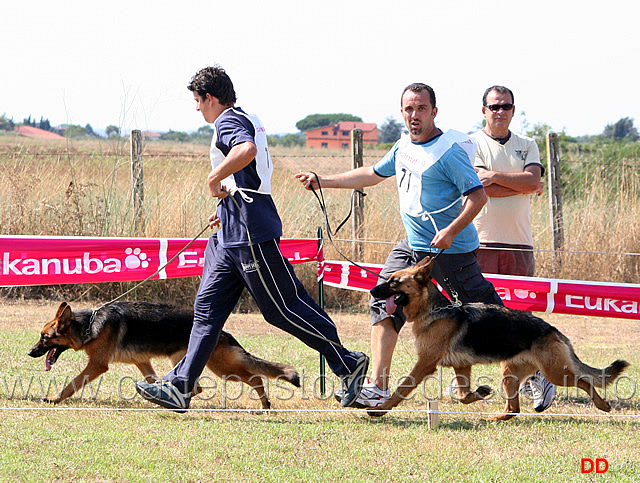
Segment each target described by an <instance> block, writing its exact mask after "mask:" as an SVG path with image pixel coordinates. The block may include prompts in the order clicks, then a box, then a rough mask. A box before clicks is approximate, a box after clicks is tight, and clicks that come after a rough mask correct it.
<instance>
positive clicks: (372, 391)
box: [334, 377, 391, 409]
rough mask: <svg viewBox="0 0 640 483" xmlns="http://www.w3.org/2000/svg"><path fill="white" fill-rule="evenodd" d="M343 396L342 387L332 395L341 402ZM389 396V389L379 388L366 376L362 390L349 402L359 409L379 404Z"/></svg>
mask: <svg viewBox="0 0 640 483" xmlns="http://www.w3.org/2000/svg"><path fill="white" fill-rule="evenodd" d="M343 396H344V391H343V390H342V389H338V390H337V391H336V392H335V394H334V397H335V398H336V401H338V402H341V401H342V397H343ZM390 397H391V390H389V389H388V388H387V389H380V388H379V387H378V386H376V384H375V383H374V382H373V381H372V380H371V379H369V378H368V377H367V379H366V381H365V383H364V384H363V385H362V391H360V394H359V395H358V397H357V398H356V400H355V401H354V402H353V404H351V406H352V407H354V408H359V409H368V408H374V407H376V406H379V405H380V404H382V403H383V402H385V401H386V400H387V399H389V398H390Z"/></svg>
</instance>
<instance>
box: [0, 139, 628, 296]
mask: <svg viewBox="0 0 640 483" xmlns="http://www.w3.org/2000/svg"><path fill="white" fill-rule="evenodd" d="M271 154H272V157H273V160H274V166H275V171H274V176H273V183H272V184H273V192H274V199H275V201H276V204H277V206H278V209H279V212H280V215H281V218H282V220H283V225H284V236H285V237H289V238H301V237H303V238H314V237H316V235H317V229H318V227H319V226H323V224H324V222H323V219H322V215H321V213H320V210H319V207H318V206H317V202H316V200H315V198H314V197H313V196H312V195H311V194H310V193H309V192H307V191H305V190H304V189H303V188H302V186H301V185H300V184H299V183H298V182H297V181H296V180H295V179H294V177H293V175H294V174H295V173H296V172H298V171H300V170H312V171H315V172H317V173H319V174H331V173H337V172H342V171H346V170H348V169H351V164H352V158H351V155H350V154H349V152H347V151H346V150H345V151H324V150H323V151H312V150H305V149H300V148H281V147H274V148H273V149H272V153H271ZM384 154H385V151H382V150H375V149H372V148H369V147H366V146H365V149H364V156H363V162H364V165H365V166H371V165H373V164H374V163H375V162H377V161H378V160H379V159H381V158H382V156H384ZM543 164H546V161H544V160H543ZM0 165H2V168H3V173H4V176H3V177H2V179H1V180H0V233H2V234H5V235H23V234H27V235H49V236H65V235H73V236H123V237H127V236H134V233H135V227H136V220H135V213H134V210H133V207H132V195H133V193H132V182H131V157H130V153H129V151H128V146H127V145H126V144H125V143H118V144H115V143H112V144H107V143H104V144H103V145H98V146H96V145H95V143H94V144H86V145H85V144H74V145H73V146H69V145H67V146H66V147H64V148H62V147H61V146H55V147H53V148H52V147H47V145H42V144H36V143H34V144H31V145H17V146H11V145H0ZM142 166H143V172H144V174H143V175H144V208H143V215H142V216H144V224H143V225H144V227H145V232H144V233H143V236H148V237H184V238H191V237H192V236H193V235H194V234H195V233H197V232H198V231H200V228H201V227H202V225H203V221H205V220H206V219H207V218H208V216H209V215H210V214H211V212H212V211H213V209H214V200H212V199H211V198H210V196H209V195H208V191H207V188H206V184H205V179H206V175H207V174H208V171H209V169H210V166H209V160H208V146H206V145H180V144H169V143H163V142H157V143H154V142H148V143H146V145H145V146H144V151H143V158H142ZM639 166H640V149H638V147H636V146H634V145H631V146H627V145H621V146H618V145H603V146H595V147H594V146H590V147H584V146H581V145H573V146H572V145H569V146H561V152H560V168H561V181H562V197H563V204H564V206H563V219H564V227H565V244H564V246H563V247H562V248H561V249H560V250H553V249H552V246H551V238H552V233H551V223H550V214H549V200H548V197H547V193H546V191H545V193H544V194H543V196H540V197H535V196H532V199H531V212H532V224H533V227H534V245H535V247H534V251H535V258H536V267H537V269H536V275H537V276H540V277H548V278H567V279H578V280H601V281H612V282H626V283H637V282H639V281H640V256H639V255H638V254H639V253H640V169H638V167H639ZM364 192H365V195H366V197H365V199H364V213H363V216H364V225H363V230H362V235H361V236H360V237H359V238H358V240H354V236H353V234H352V233H349V228H347V227H345V228H343V229H342V232H341V233H340V234H339V238H338V239H337V240H336V244H337V245H338V247H339V248H340V251H343V252H345V254H349V253H353V252H352V250H353V247H354V245H355V243H356V241H357V242H358V243H361V244H363V245H364V246H365V249H364V251H360V252H358V253H361V256H362V258H363V259H362V260H358V261H364V262H369V263H383V262H384V260H385V259H386V256H387V254H388V252H389V250H390V245H391V244H394V243H396V242H397V241H399V240H400V239H402V238H403V237H404V236H405V232H404V227H403V225H402V223H401V220H400V216H399V207H398V200H397V194H396V186H395V182H394V181H393V180H389V181H385V182H382V183H380V184H379V185H377V186H375V187H371V188H366V189H365V190H364ZM325 198H326V202H327V210H328V213H329V220H330V222H331V224H332V226H334V227H335V226H337V225H338V224H339V222H340V221H341V220H342V219H343V218H344V216H346V214H347V213H348V211H349V206H350V191H349V190H325ZM325 250H326V254H325V256H326V257H327V258H329V259H331V258H338V257H339V255H338V253H337V252H335V251H332V247H331V246H328V245H327V244H325ZM300 270H301V271H302V272H303V274H302V276H303V277H308V279H309V281H311V280H312V279H313V278H315V274H314V271H313V269H312V268H300ZM304 272H306V274H305V273H304ZM192 285H193V284H192V283H191V284H187V287H186V288H185V291H187V292H190V291H191V290H192ZM120 288H122V287H118V289H120ZM100 290H103V289H100ZM180 291H181V290H178V292H180ZM165 295H166V294H165ZM348 297H353V296H352V295H350V296H348ZM329 303H330V300H329Z"/></svg>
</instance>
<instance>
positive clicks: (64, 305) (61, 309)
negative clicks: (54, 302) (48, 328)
mask: <svg viewBox="0 0 640 483" xmlns="http://www.w3.org/2000/svg"><path fill="white" fill-rule="evenodd" d="M67 307H69V304H68V303H67V302H62V303H61V304H60V307H58V311H57V312H56V319H59V318H60V317H62V314H63V313H64V311H65V310H66V309H67ZM69 309H71V307H69Z"/></svg>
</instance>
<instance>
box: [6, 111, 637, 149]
mask: <svg viewBox="0 0 640 483" xmlns="http://www.w3.org/2000/svg"><path fill="white" fill-rule="evenodd" d="M522 117H523V119H524V122H523V123H522V130H523V134H526V135H527V136H530V137H532V138H534V139H536V141H538V144H539V146H540V147H541V150H544V148H545V141H544V139H545V136H546V135H547V133H549V132H550V131H552V129H551V126H549V125H548V124H546V123H537V124H534V125H533V126H530V125H529V123H528V122H527V121H526V115H525V113H524V112H523V113H522ZM341 121H354V122H363V121H362V118H361V117H359V116H355V115H353V114H347V113H333V114H310V115H308V116H306V117H305V118H304V119H301V120H299V121H298V122H296V128H297V129H299V131H298V132H297V133H288V134H279V135H269V136H267V138H268V142H269V144H270V145H272V146H284V147H295V146H300V147H302V146H305V144H306V137H305V134H304V132H305V131H308V130H310V129H315V128H318V127H323V126H329V125H333V124H338V123H339V122H341ZM20 125H25V126H33V127H37V128H39V129H44V130H46V131H52V132H56V133H58V134H61V135H63V136H65V137H69V138H82V137H102V136H101V135H100V134H98V133H97V132H96V131H95V130H94V129H93V127H92V126H91V124H87V125H85V126H80V125H75V124H65V125H62V126H57V127H54V126H52V125H51V122H50V121H49V119H47V118H45V117H40V120H39V121H36V119H35V118H34V119H32V118H31V116H29V117H27V118H25V119H24V120H23V121H22V123H16V122H14V121H13V119H12V118H10V117H8V116H7V115H6V114H2V115H0V131H13V130H14V129H15V128H16V127H18V126H20ZM477 127H478V129H481V128H482V123H479V124H478V126H477ZM378 130H379V136H378V142H379V144H381V145H383V147H386V146H387V145H390V144H393V143H395V142H396V141H397V140H398V139H400V136H401V135H402V133H403V132H406V131H405V126H404V124H402V123H401V122H400V121H398V120H397V119H395V118H394V117H393V116H389V117H387V118H386V119H385V120H384V122H383V123H382V124H380V125H379V126H378ZM105 135H106V137H107V138H119V137H121V136H122V133H121V129H120V128H119V127H118V126H116V125H109V126H107V127H106V129H105ZM212 135H213V128H212V127H211V126H210V125H208V124H207V125H205V126H202V127H200V128H199V129H197V130H196V131H194V132H191V133H187V132H184V131H173V130H169V131H168V132H165V133H160V139H161V140H165V141H172V142H178V143H187V142H191V143H200V144H209V143H210V142H211V137H212ZM559 137H560V140H561V142H566V143H580V144H589V143H602V142H605V143H606V142H610V141H616V140H617V141H630V142H635V141H638V139H639V138H640V135H639V134H638V129H637V128H636V127H635V125H634V119H633V118H631V117H623V118H621V119H619V120H618V121H617V122H615V123H613V124H607V125H606V126H605V128H604V130H603V131H602V133H601V134H596V135H586V136H579V137H571V136H568V135H567V134H566V133H565V132H564V130H563V131H561V132H560V133H559Z"/></svg>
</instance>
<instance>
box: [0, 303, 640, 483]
mask: <svg viewBox="0 0 640 483" xmlns="http://www.w3.org/2000/svg"><path fill="white" fill-rule="evenodd" d="M56 308H57V302H56V303H54V302H41V303H36V302H21V303H13V302H5V303H4V304H3V305H2V310H1V311H0V337H1V338H2V346H3V348H4V350H3V351H2V353H1V354H0V368H1V369H0V381H1V382H0V384H2V385H1V386H0V407H2V409H1V411H0V437H1V438H2V441H3V443H2V445H1V446H0V467H1V468H2V472H0V479H2V480H4V481H14V480H21V481H23V480H24V481H41V480H45V479H46V480H116V481H149V480H160V481H162V480H180V481H205V480H213V481H222V480H225V481H238V480H249V481H329V480H337V479H340V480H346V481H405V480H409V481H414V480H415V481H450V480H458V481H514V480H517V481H583V480H584V479H585V478H589V476H587V475H582V474H581V459H582V458H590V459H592V460H594V461H595V460H596V458H605V459H606V460H607V461H608V463H609V469H608V472H607V473H606V474H600V475H597V480H598V481H599V480H603V481H637V480H638V478H640V456H639V455H638V451H637V448H638V447H639V445H640V421H639V420H638V418H637V417H636V416H639V415H640V410H639V409H640V398H639V396H638V394H637V391H638V388H637V385H636V381H638V376H639V375H640V371H639V370H638V367H640V365H639V364H640V356H638V351H637V347H638V346H639V344H640V327H639V326H638V324H637V322H636V321H632V320H622V319H587V318H584V317H576V316H571V317H569V316H559V315H550V316H548V317H546V318H547V320H548V321H549V322H551V323H552V324H554V325H556V326H557V327H558V328H559V329H560V330H562V331H563V332H564V333H565V334H566V335H567V336H568V337H569V338H570V339H571V340H572V342H573V344H574V347H575V349H576V352H577V353H578V355H579V356H580V358H581V359H582V360H583V361H585V362H587V363H589V364H590V365H593V366H596V367H603V366H605V365H607V364H609V363H610V362H611V361H613V360H614V359H616V358H623V359H626V360H628V361H629V362H631V363H632V366H631V367H630V368H629V370H628V372H627V373H626V375H627V376H628V378H624V379H623V380H621V382H620V384H619V385H618V386H617V387H612V388H610V389H609V390H608V392H607V399H608V400H609V401H610V402H611V403H612V405H613V407H614V410H613V411H612V413H611V416H605V415H604V413H602V412H599V411H598V410H597V409H595V407H594V406H593V405H592V404H591V402H590V401H589V400H588V399H586V398H585V395H584V393H579V394H578V393H576V390H575V389H570V390H567V389H560V390H559V396H558V398H557V400H556V402H555V403H554V404H553V406H552V407H551V408H550V409H549V410H547V412H545V413H542V415H538V414H536V413H534V412H533V410H532V404H531V402H530V401H527V400H523V402H522V406H523V412H524V415H522V416H519V417H517V418H515V419H513V420H511V421H509V422H506V423H495V422H489V421H487V419H488V417H489V416H490V414H491V413H496V412H499V411H501V410H502V407H503V402H502V399H501V397H500V396H499V395H495V396H494V397H493V398H492V399H491V400H489V401H486V402H478V403H475V404H473V405H470V406H462V405H460V404H456V403H454V402H452V400H451V399H450V397H449V396H448V395H447V394H444V395H442V396H440V391H442V390H444V391H446V388H447V386H448V384H449V382H450V380H451V376H452V374H453V372H452V371H451V369H443V370H442V371H441V373H439V374H436V376H435V377H434V378H433V379H432V380H431V381H429V382H428V383H427V384H426V385H425V386H424V387H423V388H421V390H420V391H418V394H417V395H416V397H415V399H414V400H412V401H407V402H405V403H404V404H402V405H401V406H400V407H399V408H398V410H397V411H393V412H392V413H391V414H389V415H387V416H386V417H384V418H381V419H371V418H369V417H368V416H367V415H366V414H365V413H364V412H362V411H353V410H344V409H341V408H340V406H339V405H338V403H336V402H335V401H334V400H333V398H332V397H331V394H328V396H327V397H328V398H327V399H326V400H323V399H321V396H320V394H319V392H318V391H317V390H316V391H315V393H314V388H313V385H314V384H313V383H314V381H315V380H316V379H317V374H318V357H317V355H316V354H315V353H314V352H313V351H311V350H310V349H308V348H306V347H305V346H303V345H302V344H300V343H299V342H298V341H297V340H295V339H293V338H291V337H290V336H288V335H286V334H284V333H282V332H280V331H278V330H277V329H275V328H272V327H271V326H269V325H267V324H266V323H264V322H263V321H262V319H261V317H260V316H258V315H254V314H248V315H247V314H244V315H243V314H234V315H233V316H232V318H231V319H230V320H229V321H228V322H227V326H226V329H227V330H229V331H230V332H231V333H233V334H234V335H236V336H237V337H238V339H239V340H240V342H241V343H242V344H243V345H244V346H245V348H246V349H247V350H249V351H250V352H252V353H254V354H256V355H258V356H261V357H265V358H268V359H271V360H277V361H281V362H287V363H290V364H292V365H294V366H295V367H296V368H297V369H298V371H299V372H300V373H301V374H303V375H304V381H305V385H304V388H303V389H296V390H295V391H290V390H289V388H285V387H284V386H283V387H282V388H278V387H273V386H272V388H271V389H272V392H271V399H272V405H273V408H274V409H275V410H276V411H274V412H270V413H259V412H258V411H250V412H247V411H244V409H251V410H257V409H259V408H260V404H259V402H258V401H256V400H255V399H254V398H253V397H252V396H251V395H249V394H248V393H247V391H246V387H244V388H243V387H242V386H240V385H238V384H237V383H229V384H228V385H227V387H226V394H227V397H226V399H225V398H223V397H222V393H223V389H224V388H223V387H222V382H221V381H220V380H219V379H215V377H213V376H212V378H211V379H207V381H206V382H205V384H208V388H207V389H206V390H205V392H204V399H194V401H193V402H192V408H194V409H196V410H195V411H191V412H189V413H186V414H182V415H180V414H176V413H173V412H169V411H160V410H155V409H153V407H152V405H150V404H149V403H147V402H145V401H142V400H141V399H140V397H139V396H137V395H136V393H135V391H134V388H133V384H134V381H135V380H137V379H139V377H140V375H139V374H138V373H137V369H135V368H134V367H133V366H127V365H122V364H114V365H113V366H112V367H111V370H110V371H109V372H108V373H107V374H106V375H105V376H104V377H103V378H102V379H101V380H100V381H99V384H96V383H94V384H92V385H91V387H90V388H88V389H86V390H85V392H84V394H83V395H82V396H79V395H74V396H73V397H72V398H70V399H68V400H67V401H65V402H63V403H62V404H61V405H59V406H56V407H53V406H50V405H49V404H48V403H44V402H41V401H40V398H41V397H42V396H44V395H45V394H46V393H47V392H48V394H49V395H53V393H54V392H55V388H56V387H57V388H58V389H60V388H61V387H62V385H63V383H64V381H65V378H70V377H73V376H75V375H76V374H77V373H78V372H80V370H81V369H82V368H83V367H84V365H85V363H86V356H85V354H84V353H80V352H77V353H76V352H72V351H67V352H65V353H64V354H63V355H62V356H61V357H60V360H59V361H58V363H57V364H56V365H55V366H54V367H53V369H52V371H51V372H45V371H44V360H43V358H40V359H32V358H30V357H28V356H27V354H26V353H27V351H28V350H29V348H30V347H31V346H32V345H33V344H34V343H35V342H36V341H37V339H38V335H39V331H40V329H41V328H42V325H43V324H44V322H46V321H47V320H49V319H50V318H51V317H52V316H53V314H54V313H55V310H56ZM78 308H80V306H78ZM333 315H334V318H335V320H336V323H337V324H338V328H339V332H340V334H341V336H342V339H343V342H344V343H345V345H346V346H347V347H349V348H353V349H358V350H364V351H365V352H368V350H369V348H368V331H369V324H368V317H367V315H366V314H345V313H335V314H333ZM406 329H408V328H406ZM414 361H415V355H414V350H413V339H412V334H411V331H410V330H404V331H403V332H402V333H401V341H400V343H399V345H398V348H397V349H396V356H395V358H394V367H393V376H394V379H395V378H398V377H400V376H401V375H403V374H406V373H408V371H409V370H410V368H411V367H412V365H413V363H414ZM168 368H169V367H168V362H167V361H163V360H158V362H157V364H156V369H157V370H158V372H162V371H166V370H168ZM497 369H498V368H497V366H495V365H489V366H476V367H475V368H474V372H473V375H474V378H475V379H476V380H477V381H478V382H480V383H489V385H491V386H493V387H494V388H495V387H496V385H495V383H494V381H496V380H497V379H498V378H499V375H498V372H497ZM205 374H206V373H205ZM214 381H215V388H214V387H213V386H214ZM333 382H335V379H333V377H331V379H329V381H328V388H329V389H331V387H332V384H333ZM29 384H31V385H30V387H29ZM425 396H426V397H425ZM427 397H428V398H436V399H438V400H439V410H440V411H442V412H443V414H441V415H440V418H441V424H440V425H439V426H438V427H437V428H435V429H429V427H428V424H427V420H428V415H427V413H426V412H424V411H423V412H418V411H419V410H425V409H426V400H427ZM223 408H227V409H232V410H237V411H236V412H230V411H229V412H222V411H216V412H208V411H205V410H209V409H218V410H219V409H223ZM300 409H302V410H305V411H304V412H297V411H295V410H300ZM198 410H200V411H198ZM277 410H280V411H277ZM285 410H286V411H285ZM403 410H404V411H406V410H413V411H415V412H403ZM471 411H472V412H473V413H474V414H469V412H471ZM480 413H483V414H480ZM567 414H569V415H570V416H567ZM590 478H591V479H596V475H595V474H593V475H591V477H590Z"/></svg>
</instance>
